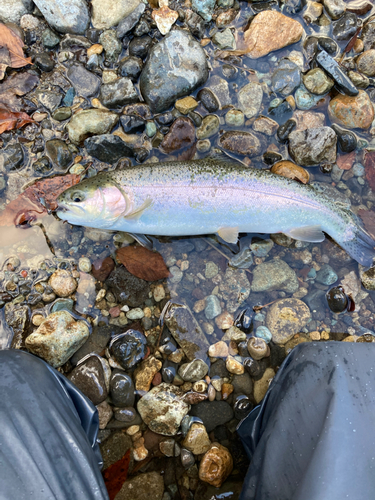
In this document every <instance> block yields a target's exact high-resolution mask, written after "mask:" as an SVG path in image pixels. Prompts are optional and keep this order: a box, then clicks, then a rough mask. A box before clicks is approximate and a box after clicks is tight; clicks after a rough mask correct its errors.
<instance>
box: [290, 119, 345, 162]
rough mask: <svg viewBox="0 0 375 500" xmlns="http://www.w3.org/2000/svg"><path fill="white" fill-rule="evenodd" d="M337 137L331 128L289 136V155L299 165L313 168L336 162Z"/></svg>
mask: <svg viewBox="0 0 375 500" xmlns="http://www.w3.org/2000/svg"><path fill="white" fill-rule="evenodd" d="M336 143H337V135H336V134H335V132H334V131H333V130H332V129H331V127H319V128H312V129H308V130H302V131H297V132H296V131H293V132H291V133H290V134H289V154H290V156H291V157H292V159H293V161H295V162H296V163H297V164H298V165H302V166H304V167H311V166H314V165H319V163H323V162H324V163H334V162H335V161H336Z"/></svg>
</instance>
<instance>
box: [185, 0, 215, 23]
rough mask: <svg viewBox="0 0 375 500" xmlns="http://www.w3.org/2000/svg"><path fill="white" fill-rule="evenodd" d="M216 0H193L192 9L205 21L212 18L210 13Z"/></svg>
mask: <svg viewBox="0 0 375 500" xmlns="http://www.w3.org/2000/svg"><path fill="white" fill-rule="evenodd" d="M215 3H216V0H193V1H192V5H191V6H192V9H193V10H194V12H196V13H197V14H199V15H200V16H201V17H202V18H203V19H204V20H205V21H207V22H209V21H211V19H212V13H213V10H214V8H215Z"/></svg>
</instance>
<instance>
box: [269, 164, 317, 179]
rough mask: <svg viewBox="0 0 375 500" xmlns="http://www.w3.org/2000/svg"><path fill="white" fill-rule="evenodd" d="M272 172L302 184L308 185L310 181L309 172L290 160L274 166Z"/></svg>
mask: <svg viewBox="0 0 375 500" xmlns="http://www.w3.org/2000/svg"><path fill="white" fill-rule="evenodd" d="M271 172H272V173H273V174H277V175H282V176H283V177H288V178H289V179H295V180H298V181H299V182H302V184H307V183H308V182H309V180H310V174H309V173H308V171H307V170H305V169H304V168H302V167H300V166H299V165H296V164H295V163H292V162H291V161H288V160H282V161H279V162H277V163H275V164H274V165H272V168H271Z"/></svg>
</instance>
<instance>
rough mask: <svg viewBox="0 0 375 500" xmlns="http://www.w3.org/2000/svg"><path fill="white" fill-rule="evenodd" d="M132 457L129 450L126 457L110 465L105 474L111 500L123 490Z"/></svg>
mask: <svg viewBox="0 0 375 500" xmlns="http://www.w3.org/2000/svg"><path fill="white" fill-rule="evenodd" d="M130 457H131V455H130V450H128V451H127V452H126V453H125V455H124V456H123V457H122V458H120V460H118V461H117V462H115V463H114V464H112V465H110V466H109V467H108V468H107V469H106V470H105V471H104V472H103V477H104V482H105V485H106V488H107V491H108V496H109V500H114V498H115V496H116V495H117V493H118V492H119V491H120V490H121V488H122V485H123V484H124V482H125V481H126V478H127V477H128V470H129V465H130ZM150 500H151V499H150Z"/></svg>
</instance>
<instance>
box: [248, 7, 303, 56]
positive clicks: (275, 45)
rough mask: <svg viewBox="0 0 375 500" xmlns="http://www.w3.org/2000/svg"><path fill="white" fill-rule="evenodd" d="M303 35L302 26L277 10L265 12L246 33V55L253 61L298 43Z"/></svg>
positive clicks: (260, 14) (256, 18)
mask: <svg viewBox="0 0 375 500" xmlns="http://www.w3.org/2000/svg"><path fill="white" fill-rule="evenodd" d="M302 33H303V27H302V25H301V24H300V23H299V22H298V21H295V20H293V19H291V18H290V17H287V16H284V15H283V14H281V13H280V12H277V11H275V10H265V11H263V12H260V13H259V14H258V15H256V16H255V17H254V19H253V20H252V22H251V24H250V26H249V28H248V29H247V30H246V31H245V37H244V43H245V46H246V54H247V56H248V57H251V58H252V59H258V58H260V57H263V56H266V55H267V54H269V53H270V52H272V51H274V50H278V49H282V48H283V47H287V46H288V45H291V44H292V43H295V42H298V41H299V40H300V39H301V37H302Z"/></svg>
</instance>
